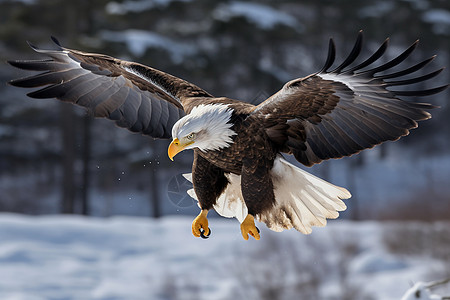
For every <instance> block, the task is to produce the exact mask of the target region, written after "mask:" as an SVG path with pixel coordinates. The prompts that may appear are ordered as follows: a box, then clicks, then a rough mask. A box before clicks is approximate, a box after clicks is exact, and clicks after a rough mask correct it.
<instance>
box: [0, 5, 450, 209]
mask: <svg viewBox="0 0 450 300" xmlns="http://www.w3.org/2000/svg"><path fill="white" fill-rule="evenodd" d="M0 20H1V21H0V22H1V23H0V58H1V60H2V61H6V60H9V59H21V58H35V57H38V56H37V55H36V54H35V53H33V51H32V50H31V49H30V48H29V47H28V46H27V44H26V42H25V41H27V40H28V41H30V42H32V43H33V44H36V45H38V46H40V47H43V48H48V47H53V46H52V43H51V40H50V36H55V37H57V38H58V39H59V40H60V42H61V43H62V44H63V45H64V46H67V47H69V48H75V49H80V50H83V51H90V52H97V53H105V54H108V55H111V56H115V57H120V58H123V59H127V60H133V61H138V62H141V63H143V64H146V65H149V66H152V67H155V68H158V69H161V70H164V71H166V72H168V73H171V74H173V75H176V76H178V77H181V78H184V79H186V80H188V81H191V82H193V83H195V84H197V85H199V86H201V87H202V88H204V89H206V90H207V91H209V92H211V93H212V94H213V95H216V96H228V97H231V98H236V99H242V100H246V101H249V102H254V103H257V102H259V101H262V100H264V99H265V97H267V96H268V95H270V94H272V93H274V92H276V91H277V90H278V89H280V88H281V87H282V85H283V84H284V83H285V82H286V81H288V80H290V79H293V78H296V77H302V76H305V75H308V74H310V73H312V72H314V71H317V70H319V69H320V67H321V66H322V64H323V63H324V61H325V58H326V51H327V43H328V39H329V38H330V37H333V38H334V39H335V42H336V45H337V50H338V60H339V58H342V57H344V55H345V54H347V53H348V51H349V50H350V49H351V47H352V46H353V41H354V39H355V37H356V34H357V32H358V31H359V30H360V29H363V30H364V37H365V51H366V52H365V53H366V55H363V56H365V57H367V54H368V52H369V51H373V50H375V49H376V48H377V47H378V46H379V45H380V44H381V43H382V42H383V41H384V39H385V38H386V37H388V36H390V37H391V46H392V47H391V49H390V51H388V55H387V57H386V60H387V59H389V58H392V57H393V56H394V55H395V54H399V53H400V52H401V51H402V50H403V49H404V48H406V47H407V46H409V45H410V44H411V43H412V42H414V41H415V40H416V39H417V38H420V41H421V42H420V47H419V48H418V49H417V51H416V52H415V53H414V57H413V58H412V59H410V60H408V61H409V62H411V63H414V62H418V61H420V60H423V59H425V58H427V57H429V56H431V55H434V54H438V58H437V59H436V62H435V63H434V64H435V66H436V65H437V66H438V67H440V66H448V65H449V59H450V56H449V55H450V33H449V32H450V5H449V3H448V1H445V0H433V1H431V0H430V1H427V0H408V1H406V0H405V1H356V0H355V1H332V0H329V1H315V0H307V1H293V0H291V1H288V0H284V1H278V0H277V1H275V0H272V1H269V0H265V1H264V0H260V1H253V2H232V1H225V0H223V1H222V0H221V1H211V0H199V1H186V0H185V1H175V0H166V1H150V0H137V1H123V2H115V1H106V0H100V1H89V0H80V1H57V0H34V1H33V0H30V1H7V0H6V1H5V0H4V1H0ZM427 70H428V71H429V70H430V69H427ZM22 74H23V73H21V72H20V71H18V70H15V69H13V68H12V67H10V66H8V65H7V64H6V63H4V64H1V65H0V78H1V81H2V82H3V83H4V84H1V85H0V95H1V96H0V211H11V212H23V213H31V214H41V213H82V214H87V215H88V214H92V215H104V216H106V215H111V214H115V213H124V214H137V215H152V216H155V217H158V216H160V215H163V214H167V213H179V212H185V211H189V209H191V210H195V206H194V205H192V204H193V203H190V205H185V204H181V202H179V201H186V199H184V198H183V199H181V192H180V193H179V194H177V191H172V192H174V193H175V194H177V195H176V197H175V198H173V199H172V201H167V195H168V193H167V190H168V189H171V186H170V184H171V182H172V183H173V180H174V178H176V179H179V178H178V177H174V176H176V175H177V174H180V173H184V172H189V169H190V163H191V160H192V154H191V153H184V154H182V155H180V156H179V157H178V156H177V159H176V161H175V163H172V162H170V160H169V159H168V157H167V154H166V153H167V152H166V149H167V145H168V142H167V141H154V140H152V139H149V138H148V137H145V136H141V135H136V134H130V133H128V132H127V131H126V130H124V129H119V128H116V127H115V126H114V124H113V123H112V122H109V121H106V120H92V119H91V118H90V117H89V116H87V115H86V113H85V112H84V111H83V110H81V109H78V108H76V107H73V106H70V105H66V104H64V103H59V102H58V101H55V100H32V99H28V98H27V97H26V96H25V93H26V91H24V90H20V89H15V88H12V87H9V86H7V84H6V82H7V81H8V80H10V79H12V78H16V77H18V76H21V75H22ZM449 81H450V73H449V72H448V71H444V73H443V76H441V77H439V78H438V79H437V80H434V81H432V82H427V83H426V85H427V86H429V87H432V86H437V85H439V84H443V83H446V82H449ZM448 98H449V92H448V91H447V92H445V93H441V94H440V95H437V96H434V97H430V98H427V99H410V100H411V101H422V102H423V101H431V102H432V103H433V104H436V105H439V106H441V108H440V109H439V110H435V111H434V114H433V116H434V118H433V121H432V122H431V121H428V122H425V123H422V124H421V126H420V129H417V130H415V131H414V134H413V137H411V138H410V137H407V138H404V139H402V140H401V142H399V146H398V147H402V148H400V149H408V151H411V149H414V150H413V151H412V153H413V157H415V158H416V159H419V158H420V157H423V156H424V155H428V156H429V155H445V154H448V148H449V144H450V118H449V117H448V116H449V115H450V106H449V105H448V104H447V103H446V99H447V100H448ZM389 145H390V144H389ZM396 147H397V146H396ZM390 150H391V148H390V147H386V146H383V147H381V150H379V153H378V152H377V153H378V154H377V155H378V156H380V157H387V156H389V155H390V152H389V151H390ZM397 151H403V150H397ZM364 164H365V159H364V156H363V155H358V156H355V157H352V158H351V159H347V160H346V167H345V171H346V172H347V173H348V174H347V175H345V177H346V181H345V182H344V183H346V184H347V186H350V187H351V188H354V187H352V185H353V183H352V182H353V181H354V180H355V179H352V178H354V177H355V176H356V177H357V175H352V174H355V173H352V172H353V171H352V170H354V169H357V168H360V167H361V166H363V165H364ZM316 171H317V173H319V175H321V176H323V177H330V176H332V174H330V171H329V169H328V168H327V167H322V165H321V166H319V167H317V170H316ZM427 172H430V173H431V174H433V172H434V171H433V170H432V169H429V168H427ZM404 176H413V174H404ZM171 179H172V181H171ZM374 184H375V183H374ZM174 188H175V189H176V188H177V187H176V186H175V187H174ZM432 192H433V193H434V194H433V195H434V196H435V197H438V198H439V197H441V196H440V195H441V193H440V191H439V190H437V189H436V188H434V189H433V190H432ZM357 194H358V196H357V197H355V199H358V200H361V201H363V202H364V199H363V197H362V195H359V194H360V193H357ZM177 197H178V198H177ZM367 199H368V200H366V201H370V198H367ZM441 201H444V202H443V203H448V201H449V199H448V197H447V198H442V200H441ZM359 204H360V201H358V202H356V200H355V201H354V204H353V205H354V207H358V208H357V209H355V208H354V209H353V211H351V212H350V213H349V216H352V217H353V218H358V217H359V215H360V214H362V213H363V210H362V209H361V208H359ZM186 207H188V208H186ZM369 216H370V217H393V215H392V214H384V213H382V212H378V213H376V214H372V215H370V214H369ZM439 216H440V215H439ZM444 216H448V215H444ZM404 217H412V218H415V217H417V214H415V213H411V215H404Z"/></svg>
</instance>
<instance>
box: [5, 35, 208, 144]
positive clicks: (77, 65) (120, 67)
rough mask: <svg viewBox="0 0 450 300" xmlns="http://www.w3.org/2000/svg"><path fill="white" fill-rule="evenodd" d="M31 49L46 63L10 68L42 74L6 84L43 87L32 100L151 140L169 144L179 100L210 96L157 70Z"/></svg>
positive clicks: (69, 52) (180, 108)
mask: <svg viewBox="0 0 450 300" xmlns="http://www.w3.org/2000/svg"><path fill="white" fill-rule="evenodd" d="M53 40H54V41H55V43H56V44H57V45H58V47H59V49H58V50H42V49H38V48H36V47H34V46H32V45H30V46H31V48H32V49H33V50H35V51H36V52H38V53H41V54H43V55H45V56H47V57H48V58H46V59H42V60H15V61H9V63H10V64H11V65H13V66H15V67H18V68H21V69H24V70H31V71H43V73H40V74H37V75H34V76H30V77H26V78H21V79H16V80H12V81H10V82H9V83H10V84H11V85H14V86H18V87H26V88H33V87H44V88H42V89H39V90H37V91H33V92H31V93H28V96H30V97H32V98H57V99H59V100H62V101H66V102H71V103H73V104H77V105H80V106H83V107H85V108H87V109H88V111H89V112H90V113H91V114H92V115H93V116H95V117H104V118H109V119H112V120H114V121H116V124H117V125H118V126H120V127H125V128H127V129H129V130H131V131H133V132H140V133H142V134H146V135H150V136H152V137H154V138H170V136H171V130H172V126H173V124H174V123H175V122H176V121H177V120H178V119H179V118H181V117H182V116H184V110H183V106H182V100H183V97H190V96H196V95H200V96H206V97H209V96H210V95H209V94H208V93H206V92H205V91H203V90H202V89H200V88H198V87H197V86H195V85H193V84H191V83H189V82H187V81H184V80H182V79H179V78H177V77H175V76H172V75H169V74H167V73H164V72H161V71H159V70H156V69H153V68H150V67H147V66H144V65H141V64H138V63H133V62H127V61H123V60H120V59H116V58H113V57H110V56H107V55H102V54H94V53H86V52H81V51H77V50H71V49H68V48H63V47H61V46H60V45H59V43H58V42H57V41H56V39H54V38H53Z"/></svg>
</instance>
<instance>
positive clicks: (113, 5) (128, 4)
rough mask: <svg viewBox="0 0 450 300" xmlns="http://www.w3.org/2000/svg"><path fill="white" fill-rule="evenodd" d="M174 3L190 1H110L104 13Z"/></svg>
mask: <svg viewBox="0 0 450 300" xmlns="http://www.w3.org/2000/svg"><path fill="white" fill-rule="evenodd" d="M22 1H23V0H22ZM28 1H30V0H28ZM175 1H178V2H190V1H192V0H139V1H124V2H122V3H119V2H115V1H112V2H109V3H108V4H107V5H106V12H107V13H109V14H111V15H125V14H127V13H130V12H132V13H139V12H143V11H146V10H149V9H152V8H155V7H166V6H168V5H169V4H170V3H171V2H175Z"/></svg>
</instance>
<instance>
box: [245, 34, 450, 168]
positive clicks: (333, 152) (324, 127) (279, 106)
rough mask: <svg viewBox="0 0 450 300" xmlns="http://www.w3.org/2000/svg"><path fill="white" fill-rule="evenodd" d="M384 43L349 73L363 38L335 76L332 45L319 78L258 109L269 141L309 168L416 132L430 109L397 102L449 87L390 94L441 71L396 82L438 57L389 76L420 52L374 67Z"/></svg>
mask: <svg viewBox="0 0 450 300" xmlns="http://www.w3.org/2000/svg"><path fill="white" fill-rule="evenodd" d="M387 42H388V40H386V41H385V42H384V43H383V44H382V45H381V47H380V48H379V49H378V50H377V51H376V52H375V53H374V54H373V55H372V56H370V57H369V58H368V59H366V60H365V61H363V62H362V63H360V64H359V65H356V66H354V67H348V66H349V65H350V64H351V63H352V62H353V61H354V60H355V59H356V58H357V57H358V55H359V53H360V51H361V45H362V33H361V32H360V33H359V35H358V39H357V41H356V43H355V46H354V47H353V50H352V51H351V53H350V55H349V56H348V57H347V59H345V61H344V62H343V63H342V64H341V65H339V66H338V67H337V68H335V69H334V70H332V71H328V69H329V68H330V67H331V65H332V64H333V62H334V58H335V46H334V43H333V40H330V46H329V53H328V59H327V61H326V63H325V66H324V67H323V68H322V70H321V71H319V72H318V73H315V74H312V75H310V76H307V77H305V78H301V79H296V80H292V81H290V82H288V83H287V84H286V85H285V86H284V87H283V88H282V89H281V90H280V91H279V92H277V93H276V94H274V95H273V96H271V97H270V98H269V99H267V100H266V101H264V102H263V103H261V104H260V105H258V106H257V107H256V109H255V110H254V112H253V116H254V117H256V118H258V119H260V120H261V121H262V122H263V123H264V124H265V127H266V132H267V134H268V136H269V137H270V138H271V139H272V141H274V142H275V143H276V144H277V145H278V146H279V147H280V150H281V151H283V152H287V153H291V154H293V155H294V156H295V158H296V159H297V160H298V161H299V162H301V163H303V164H305V165H307V166H311V165H313V164H316V163H319V162H321V161H322V160H325V159H329V158H340V157H343V156H349V155H352V154H355V153H358V152H360V151H361V150H363V149H367V148H371V147H373V146H375V145H377V144H380V143H382V142H384V141H388V140H397V139H399V138H400V137H401V136H405V135H407V134H408V133H409V130H410V129H412V128H415V127H417V121H420V120H425V119H428V118H430V117H431V115H430V114H429V113H428V112H426V111H425V110H426V109H430V108H433V106H432V105H430V104H427V103H414V102H407V101H404V100H401V99H399V98H398V97H397V96H426V95H431V94H435V93H438V92H440V91H442V90H444V89H445V88H446V87H447V86H441V87H437V88H433V89H425V90H424V89H422V90H415V91H413V90H401V91H398V90H390V89H389V90H388V89H387V88H389V87H394V86H408V85H411V84H415V83H418V82H422V81H424V80H427V79H430V78H433V77H434V76H436V75H438V74H439V73H440V72H441V71H442V70H443V69H439V70H436V71H434V72H431V73H429V74H426V75H423V76H419V77H415V78H408V79H398V78H399V77H403V76H405V75H408V74H411V73H413V72H416V71H418V70H420V69H421V68H423V67H424V66H425V65H427V64H428V63H429V62H431V61H432V60H433V59H434V56H433V57H431V58H429V59H426V60H424V61H422V62H420V63H418V64H416V65H413V66H411V67H408V68H406V69H403V70H401V71H398V72H391V73H389V74H385V73H382V74H380V75H378V73H380V72H383V71H386V70H390V69H391V68H392V67H394V66H396V65H398V64H399V63H401V62H402V61H403V60H405V59H406V58H407V57H408V56H409V55H410V54H411V52H413V50H414V49H415V48H416V46H417V42H415V43H414V44H412V45H411V46H410V47H409V48H408V49H407V50H405V51H404V52H403V53H402V54H400V55H399V56H398V57H396V58H394V59H393V60H391V61H389V62H387V63H385V64H382V65H380V66H377V67H372V68H369V69H365V68H366V67H370V66H371V65H372V63H374V62H375V61H376V60H378V59H379V58H380V57H381V56H382V55H383V53H384V52H385V50H386V48H387Z"/></svg>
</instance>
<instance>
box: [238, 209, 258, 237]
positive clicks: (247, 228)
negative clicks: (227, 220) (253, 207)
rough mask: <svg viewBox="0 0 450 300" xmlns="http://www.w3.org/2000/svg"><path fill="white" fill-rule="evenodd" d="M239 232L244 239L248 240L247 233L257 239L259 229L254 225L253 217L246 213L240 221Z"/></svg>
mask: <svg viewBox="0 0 450 300" xmlns="http://www.w3.org/2000/svg"><path fill="white" fill-rule="evenodd" d="M241 233H242V237H243V238H244V240H246V241H247V240H248V235H249V234H250V235H251V236H252V237H254V238H255V240H259V239H260V236H259V229H258V227H256V226H255V218H254V217H253V216H252V215H251V214H248V215H247V216H246V217H245V219H244V221H243V222H242V223H241Z"/></svg>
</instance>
